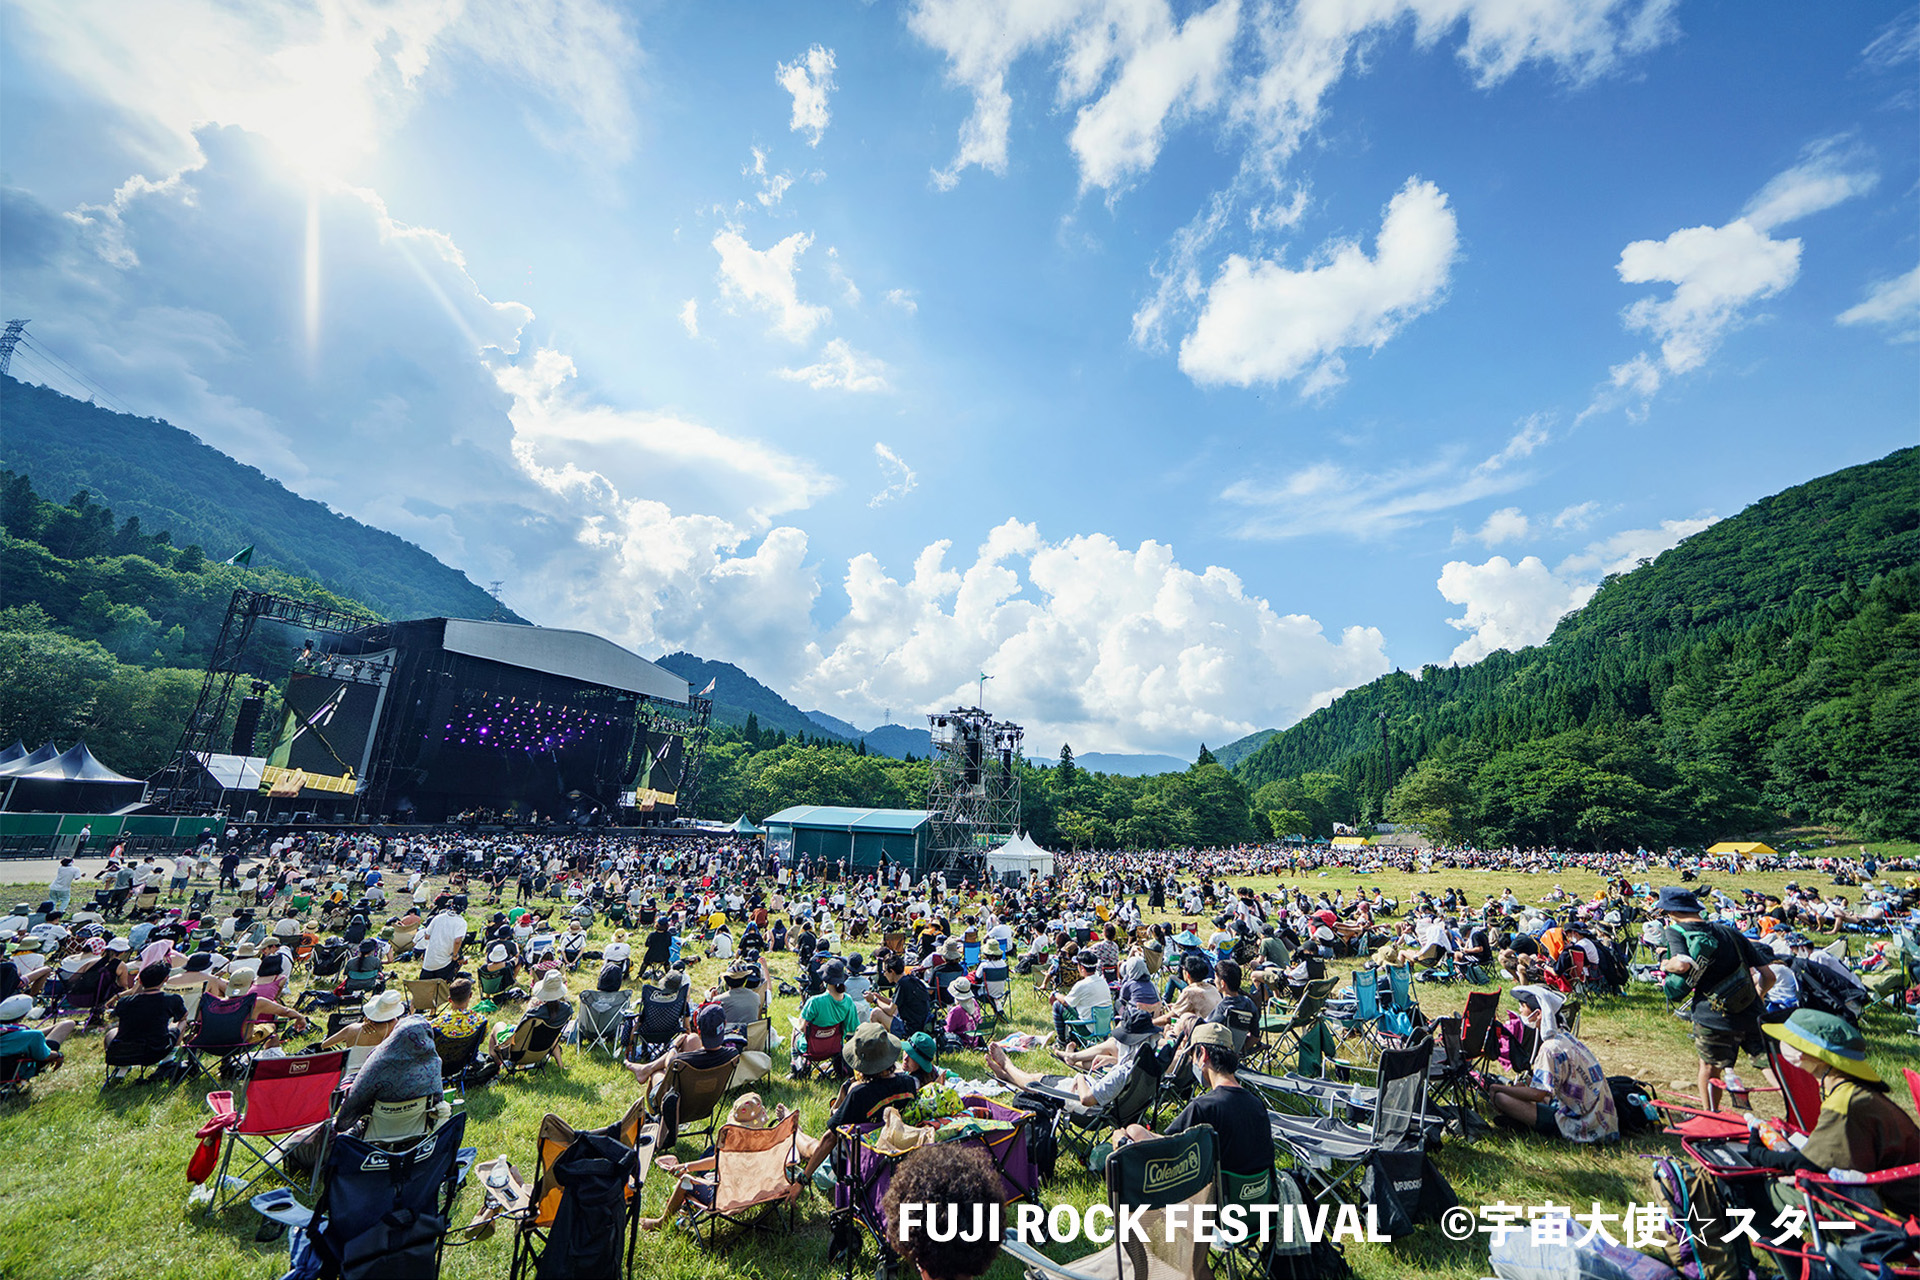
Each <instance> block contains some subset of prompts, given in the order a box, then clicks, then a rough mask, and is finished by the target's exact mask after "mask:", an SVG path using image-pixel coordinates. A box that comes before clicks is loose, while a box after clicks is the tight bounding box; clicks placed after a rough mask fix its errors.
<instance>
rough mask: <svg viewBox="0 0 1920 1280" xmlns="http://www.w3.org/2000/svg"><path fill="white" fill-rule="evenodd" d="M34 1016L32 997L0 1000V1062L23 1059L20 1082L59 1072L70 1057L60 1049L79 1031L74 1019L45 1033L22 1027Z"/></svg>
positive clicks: (20, 996) (66, 1020)
mask: <svg viewBox="0 0 1920 1280" xmlns="http://www.w3.org/2000/svg"><path fill="white" fill-rule="evenodd" d="M32 1013H33V997H32V996H30V995H27V994H26V993H25V992H18V993H16V994H14V995H10V996H8V997H7V998H6V999H5V1000H0V1058H21V1059H23V1060H24V1061H23V1062H22V1065H21V1072H20V1074H21V1078H23V1079H25V1078H29V1077H32V1076H35V1075H38V1074H39V1073H40V1072H42V1071H58V1070H59V1069H60V1067H61V1064H63V1063H64V1062H66V1060H67V1057H66V1055H65V1054H64V1053H62V1052H60V1046H61V1045H63V1044H65V1043H66V1042H67V1037H68V1036H71V1035H72V1034H73V1033H74V1032H75V1031H76V1030H78V1029H79V1026H80V1024H79V1023H77V1022H75V1021H74V1020H73V1019H72V1018H62V1019H60V1021H58V1022H56V1023H54V1024H53V1025H52V1026H51V1027H48V1028H47V1029H46V1030H45V1031H41V1030H38V1029H36V1028H34V1027H28V1026H23V1025H21V1024H22V1023H24V1022H25V1021H26V1019H27V1018H28V1017H30V1016H31V1015H32Z"/></svg>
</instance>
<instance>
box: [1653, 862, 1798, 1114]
mask: <svg viewBox="0 0 1920 1280" xmlns="http://www.w3.org/2000/svg"><path fill="white" fill-rule="evenodd" d="M1653 909H1654V913H1655V914H1656V915H1661V916H1664V917H1666V931H1665V937H1666V944H1667V958H1666V959H1665V960H1662V961H1661V962H1660V968H1661V970H1662V971H1663V972H1664V973H1665V974H1666V975H1667V978H1666V983H1665V989H1666V995H1667V999H1668V1000H1670V1001H1672V1002H1673V1003H1674V1005H1675V1006H1676V1007H1677V1006H1680V1005H1681V1004H1683V1003H1688V1004H1689V1010H1688V1017H1689V1018H1690V1019H1691V1020H1692V1022H1693V1041H1694V1046H1695V1048H1696V1049H1697V1051H1698V1053H1699V1055H1700V1072H1699V1086H1700V1101H1701V1105H1702V1106H1704V1107H1706V1108H1707V1110H1709V1111H1711V1110H1713V1109H1715V1107H1716V1106H1717V1105H1718V1102H1717V1100H1716V1098H1715V1097H1714V1094H1715V1092H1716V1091H1718V1090H1719V1089H1720V1088H1721V1087H1722V1086H1721V1083H1720V1081H1721V1077H1722V1075H1723V1074H1724V1073H1725V1072H1726V1071H1727V1069H1728V1068H1730V1067H1732V1066H1734V1065H1735V1064H1736V1063H1737V1062H1738V1061H1739V1059H1740V1051H1741V1050H1742V1049H1745V1050H1746V1051H1747V1053H1748V1054H1749V1055H1750V1056H1752V1057H1756V1058H1759V1057H1764V1056H1765V1055H1766V1040H1765V1038H1764V1037H1763V1036H1762V1035H1761V1032H1760V1014H1761V1012H1762V1010H1763V1009H1764V1008H1765V1001H1764V1000H1763V997H1764V996H1765V994H1766V992H1767V989H1768V988H1769V987H1771V986H1772V985H1773V974H1772V972H1771V970H1770V968H1769V966H1770V965H1771V963H1772V960H1773V957H1772V955H1771V954H1769V953H1767V952H1763V951H1762V950H1760V948H1759V947H1758V946H1757V945H1755V944H1754V943H1753V942H1752V941H1750V940H1749V939H1748V938H1747V937H1746V936H1745V935H1744V934H1742V933H1741V932H1740V931H1739V930H1738V929H1736V928H1734V927H1733V926H1732V925H1729V924H1721V923H1717V922H1711V921H1708V920H1706V919H1703V918H1702V913H1701V909H1700V900H1699V899H1698V898H1696V897H1695V896H1694V895H1693V893H1692V891H1691V890H1688V889H1683V888H1680V887H1678V886H1677V885H1669V886H1668V887H1666V888H1663V889H1662V890H1660V897H1659V898H1658V900H1657V901H1656V902H1655V904H1654V908H1653Z"/></svg>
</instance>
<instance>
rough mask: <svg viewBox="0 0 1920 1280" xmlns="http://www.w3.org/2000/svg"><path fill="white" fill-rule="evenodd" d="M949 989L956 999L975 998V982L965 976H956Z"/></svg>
mask: <svg viewBox="0 0 1920 1280" xmlns="http://www.w3.org/2000/svg"><path fill="white" fill-rule="evenodd" d="M947 991H948V992H949V993H950V994H951V995H952V996H953V998H954V999H955V1000H961V1001H966V1000H971V999H973V983H972V982H970V981H968V980H967V979H965V978H955V979H954V980H953V982H952V983H951V984H950V985H949V986H948V987H947Z"/></svg>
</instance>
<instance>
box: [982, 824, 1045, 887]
mask: <svg viewBox="0 0 1920 1280" xmlns="http://www.w3.org/2000/svg"><path fill="white" fill-rule="evenodd" d="M1009 871H1017V872H1019V873H1020V874H1021V875H1022V876H1025V875H1027V874H1028V873H1032V874H1033V875H1038V876H1050V875H1052V874H1053V855H1052V854H1051V853H1048V852H1047V851H1046V850H1045V849H1042V848H1041V847H1040V846H1039V845H1037V844H1035V843H1034V842H1033V837H1031V836H1029V835H1027V834H1026V833H1025V832H1021V833H1020V834H1019V835H1017V836H1015V837H1013V838H1012V839H1011V840H1008V841H1007V842H1006V843H1005V844H1003V845H1001V846H1000V847H999V848H998V849H995V850H993V851H992V852H990V853H988V854H987V874H989V875H991V876H993V877H994V878H996V879H998V878H999V877H1000V876H1003V875H1005V874H1006V873H1007V872H1009Z"/></svg>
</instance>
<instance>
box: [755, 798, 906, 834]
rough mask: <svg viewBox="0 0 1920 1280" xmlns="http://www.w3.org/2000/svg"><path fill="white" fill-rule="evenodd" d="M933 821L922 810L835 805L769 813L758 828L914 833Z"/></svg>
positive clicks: (805, 806) (799, 806)
mask: <svg viewBox="0 0 1920 1280" xmlns="http://www.w3.org/2000/svg"><path fill="white" fill-rule="evenodd" d="M931 821H933V814H932V812H931V811H930V810H926V809H843V808H840V807H839V806H838V805H827V804H797V805H794V806H793V807H792V808H790V809H782V810H781V811H780V812H778V813H775V814H770V815H768V816H767V818H766V819H765V820H763V821H762V822H761V824H760V825H761V826H763V827H770V826H772V825H774V824H775V823H779V824H780V825H782V826H787V827H830V828H832V829H833V830H835V831H847V830H853V831H918V830H919V829H920V828H921V827H923V826H925V825H926V824H927V823H929V822H931Z"/></svg>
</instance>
